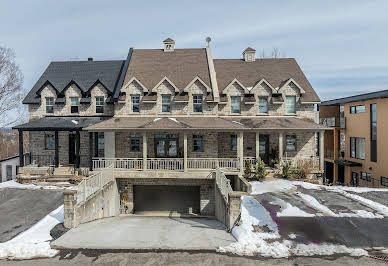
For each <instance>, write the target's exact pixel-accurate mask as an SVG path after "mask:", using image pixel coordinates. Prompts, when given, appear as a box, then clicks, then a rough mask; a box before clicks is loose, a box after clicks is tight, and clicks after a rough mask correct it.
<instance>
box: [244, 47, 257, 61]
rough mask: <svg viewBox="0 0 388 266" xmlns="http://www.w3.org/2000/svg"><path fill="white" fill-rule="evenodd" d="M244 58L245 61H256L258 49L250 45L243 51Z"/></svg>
mask: <svg viewBox="0 0 388 266" xmlns="http://www.w3.org/2000/svg"><path fill="white" fill-rule="evenodd" d="M243 58H244V61H245V62H254V61H255V60H256V50H255V49H253V48H251V47H248V48H247V49H245V50H244V52H243Z"/></svg>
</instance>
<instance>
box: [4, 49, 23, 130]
mask: <svg viewBox="0 0 388 266" xmlns="http://www.w3.org/2000/svg"><path fill="white" fill-rule="evenodd" d="M22 85H23V75H22V72H21V71H20V68H19V66H18V65H17V64H16V62H15V53H14V51H13V50H12V49H10V48H6V47H3V46H0V129H1V128H4V127H8V126H10V125H12V124H14V123H15V122H16V121H18V120H19V119H20V118H21V117H22V115H23V110H24V108H23V107H22V103H21V99H22V93H23V87H22Z"/></svg>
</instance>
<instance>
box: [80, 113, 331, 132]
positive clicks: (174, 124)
mask: <svg viewBox="0 0 388 266" xmlns="http://www.w3.org/2000/svg"><path fill="white" fill-rule="evenodd" d="M177 129H178V130H179V129H180V130H189V129H191V130H229V131H230V130H232V131H234V130H255V129H261V130H282V129H283V130H287V129H295V130H297V129H299V130H324V129H325V127H323V126H321V125H319V124H316V123H314V122H312V121H310V120H305V119H300V118H296V117H204V116H201V117H114V118H111V119H108V120H106V121H103V122H100V123H97V124H94V125H91V126H88V127H86V128H85V130H88V131H110V130H177Z"/></svg>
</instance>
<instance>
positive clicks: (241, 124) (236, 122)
mask: <svg viewBox="0 0 388 266" xmlns="http://www.w3.org/2000/svg"><path fill="white" fill-rule="evenodd" d="M232 122H233V123H235V124H238V125H240V126H243V125H244V124H243V123H240V122H238V121H232Z"/></svg>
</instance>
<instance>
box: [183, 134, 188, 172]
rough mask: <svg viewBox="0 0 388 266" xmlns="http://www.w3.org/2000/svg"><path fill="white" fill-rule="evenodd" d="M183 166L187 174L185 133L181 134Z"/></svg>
mask: <svg viewBox="0 0 388 266" xmlns="http://www.w3.org/2000/svg"><path fill="white" fill-rule="evenodd" d="M183 166H184V169H185V172H187V132H184V133H183Z"/></svg>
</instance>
